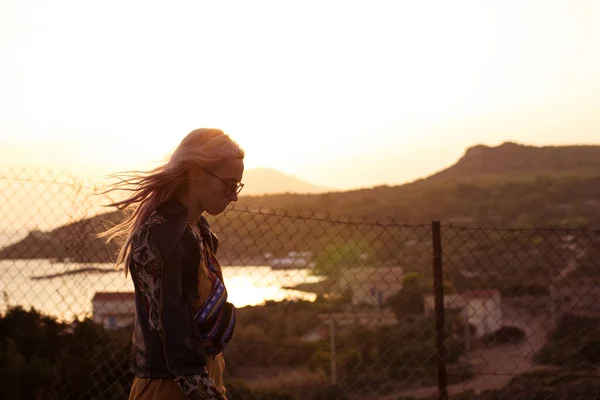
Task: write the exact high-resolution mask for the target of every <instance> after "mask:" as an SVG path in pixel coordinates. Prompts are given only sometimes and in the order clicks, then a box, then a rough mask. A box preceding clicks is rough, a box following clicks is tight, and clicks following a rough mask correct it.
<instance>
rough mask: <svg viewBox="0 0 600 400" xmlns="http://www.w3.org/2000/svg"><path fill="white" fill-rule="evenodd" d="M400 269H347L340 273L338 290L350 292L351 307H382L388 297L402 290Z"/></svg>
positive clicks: (402, 276)
mask: <svg viewBox="0 0 600 400" xmlns="http://www.w3.org/2000/svg"><path fill="white" fill-rule="evenodd" d="M403 284H404V270H403V269H402V267H364V268H348V269H345V270H344V271H342V275H341V276H340V278H339V280H338V290H339V291H340V293H343V292H344V291H345V290H346V289H350V290H352V305H369V306H375V307H383V306H384V305H385V304H386V303H387V301H388V300H389V298H390V297H392V296H393V295H395V294H396V293H398V292H399V291H400V290H402V287H403Z"/></svg>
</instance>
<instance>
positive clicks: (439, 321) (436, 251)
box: [431, 221, 448, 400]
mask: <svg viewBox="0 0 600 400" xmlns="http://www.w3.org/2000/svg"><path fill="white" fill-rule="evenodd" d="M431 233H432V242H433V293H434V298H435V354H436V358H437V369H438V399H440V400H442V399H443V400H447V399H448V372H447V370H446V363H445V358H446V346H445V331H444V330H445V326H444V325H445V312H444V276H443V271H442V230H441V226H440V221H433V222H432V223H431Z"/></svg>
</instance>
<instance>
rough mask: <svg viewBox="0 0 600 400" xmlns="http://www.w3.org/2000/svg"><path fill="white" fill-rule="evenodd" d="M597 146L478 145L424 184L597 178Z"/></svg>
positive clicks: (599, 169)
mask: <svg viewBox="0 0 600 400" xmlns="http://www.w3.org/2000/svg"><path fill="white" fill-rule="evenodd" d="M599 173H600V145H574V146H542V147H535V146H528V145H523V144H518V143H514V142H505V143H502V144H501V145H499V146H496V147H490V146H485V145H477V146H473V147H470V148H468V149H467V150H466V152H465V154H464V155H463V156H462V157H461V158H460V159H459V160H458V162H457V163H456V164H454V165H452V166H450V167H448V168H446V169H444V170H442V171H440V172H438V173H435V174H433V175H431V176H429V177H427V178H425V179H424V181H429V182H432V181H439V180H445V181H448V180H450V181H456V180H469V179H473V178H481V177H486V176H488V177H489V176H502V177H504V178H509V177H511V178H517V179H518V178H519V177H525V178H526V177H531V176H546V175H553V176H558V175H560V176H564V175H590V174H591V175H597V174H599Z"/></svg>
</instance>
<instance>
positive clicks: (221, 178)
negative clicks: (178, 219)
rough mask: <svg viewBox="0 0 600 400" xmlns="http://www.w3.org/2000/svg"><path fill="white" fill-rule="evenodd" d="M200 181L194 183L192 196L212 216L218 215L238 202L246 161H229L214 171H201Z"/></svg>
mask: <svg viewBox="0 0 600 400" xmlns="http://www.w3.org/2000/svg"><path fill="white" fill-rule="evenodd" d="M199 174H200V177H201V178H200V179H198V180H195V181H194V182H193V183H192V187H191V189H192V196H193V197H194V198H195V200H196V201H197V202H198V206H199V207H200V208H201V209H202V210H205V211H206V212H207V213H209V214H210V215H218V214H220V213H222V212H223V211H224V210H225V208H227V206H228V205H229V203H231V202H232V201H237V199H238V193H239V191H240V190H241V187H242V186H243V185H242V183H241V181H242V175H243V174H244V161H243V160H242V159H232V160H227V161H225V162H223V163H221V164H220V165H219V167H217V168H214V169H212V170H209V169H206V170H200V171H199Z"/></svg>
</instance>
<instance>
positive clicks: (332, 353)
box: [329, 316, 337, 386]
mask: <svg viewBox="0 0 600 400" xmlns="http://www.w3.org/2000/svg"><path fill="white" fill-rule="evenodd" d="M329 347H330V351H329V354H330V357H329V361H330V363H331V385H332V386H335V385H337V371H336V363H335V323H334V321H333V317H332V316H329Z"/></svg>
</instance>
